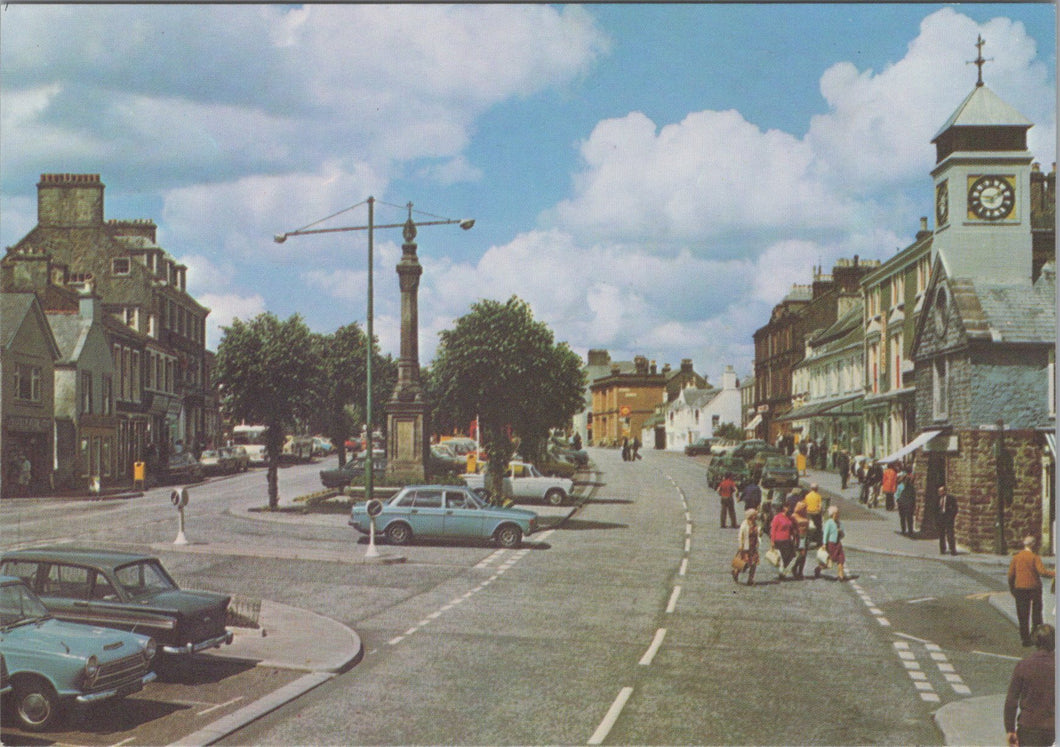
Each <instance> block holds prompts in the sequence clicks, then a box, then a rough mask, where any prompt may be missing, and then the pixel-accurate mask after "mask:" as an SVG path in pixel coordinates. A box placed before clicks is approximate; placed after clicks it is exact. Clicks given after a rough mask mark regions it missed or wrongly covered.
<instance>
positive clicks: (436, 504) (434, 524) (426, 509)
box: [409, 488, 445, 537]
mask: <svg viewBox="0 0 1060 747" xmlns="http://www.w3.org/2000/svg"><path fill="white" fill-rule="evenodd" d="M409 524H410V525H411V526H412V533H413V534H414V535H417V536H419V537H440V536H442V535H444V534H445V509H444V508H443V507H442V490H441V488H423V489H421V490H417V491H416V499H415V501H414V502H413V504H412V509H411V510H410V511H409Z"/></svg>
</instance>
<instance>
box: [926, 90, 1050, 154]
mask: <svg viewBox="0 0 1060 747" xmlns="http://www.w3.org/2000/svg"><path fill="white" fill-rule="evenodd" d="M1033 124H1034V123H1033V122H1031V121H1030V120H1029V119H1027V118H1026V117H1024V116H1023V115H1022V114H1020V113H1019V112H1018V111H1016V109H1014V108H1013V107H1012V106H1011V105H1009V104H1007V103H1005V102H1004V101H1003V100H1002V99H1001V97H1000V96H998V95H997V94H996V93H994V92H993V91H991V90H990V89H989V88H988V87H987V86H976V87H975V88H973V89H972V92H971V93H969V94H968V95H967V96H966V97H965V99H964V101H962V102H961V105H960V106H958V107H957V110H956V111H954V112H953V114H951V115H950V118H949V119H947V120H946V124H944V125H942V127H941V129H939V131H938V132H936V133H935V137H933V138H931V142H935V141H936V140H938V139H939V137H941V136H942V133H944V132H945V131H946V130H948V129H950V128H951V127H998V126H1002V127H1004V126H1008V127H1031V126H1033Z"/></svg>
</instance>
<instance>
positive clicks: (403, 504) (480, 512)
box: [349, 485, 537, 547]
mask: <svg viewBox="0 0 1060 747" xmlns="http://www.w3.org/2000/svg"><path fill="white" fill-rule="evenodd" d="M371 504H374V509H375V510H377V511H378V514H377V515H376V517H375V530H376V532H379V533H381V534H383V535H385V536H386V538H387V541H388V542H390V543H391V544H395V545H404V544H406V543H408V542H409V541H410V540H412V538H413V537H435V538H453V539H485V540H493V541H495V542H496V543H497V544H499V545H500V546H501V547H518V546H519V545H520V544H521V543H522V541H523V537H524V536H525V535H528V534H532V533H533V532H534V530H535V529H536V528H537V526H536V523H537V514H536V513H534V512H533V511H527V510H525V509H521V508H504V507H501V506H493V505H491V504H489V503H487V502H486V501H485V500H483V499H482V498H480V497H479V496H478V494H476V493H475V492H473V491H472V490H470V489H468V488H465V487H458V486H455V485H410V486H409V487H407V488H403V489H402V490H401V492H399V493H398V494H397V495H395V496H394V497H393V498H391V499H390V500H388V501H386V502H379V501H368V502H364V501H362V502H360V503H355V504H353V507H352V508H351V509H350V522H349V523H350V526H352V527H353V528H354V529H356V530H357V531H359V532H363V533H364V534H368V532H369V526H370V522H369V507H370V505H371Z"/></svg>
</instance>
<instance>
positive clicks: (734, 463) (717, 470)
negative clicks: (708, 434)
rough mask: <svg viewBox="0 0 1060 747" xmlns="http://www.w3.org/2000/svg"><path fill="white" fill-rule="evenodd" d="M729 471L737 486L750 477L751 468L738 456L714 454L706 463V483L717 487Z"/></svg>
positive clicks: (742, 484)
mask: <svg viewBox="0 0 1060 747" xmlns="http://www.w3.org/2000/svg"><path fill="white" fill-rule="evenodd" d="M730 472H731V473H732V477H733V479H734V480H736V487H738V488H739V487H743V486H744V484H745V483H746V482H747V481H748V480H750V479H751V469H750V467H748V466H747V462H745V461H744V460H743V459H741V458H740V457H731V456H716V457H714V458H713V459H711V460H710V464H709V465H707V485H709V486H710V487H712V488H717V487H718V486H719V485H721V481H722V480H724V479H725V475H727V474H729V473H730Z"/></svg>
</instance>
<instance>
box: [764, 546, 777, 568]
mask: <svg viewBox="0 0 1060 747" xmlns="http://www.w3.org/2000/svg"><path fill="white" fill-rule="evenodd" d="M766 560H768V561H769V562H770V564H771V565H775V566H776V567H777V568H780V550H778V549H777V548H775V547H774V548H771V549H770V550H768V551H767V552H766Z"/></svg>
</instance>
